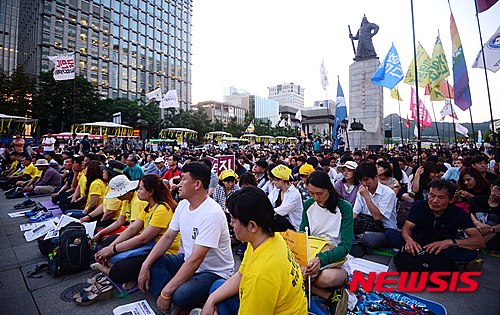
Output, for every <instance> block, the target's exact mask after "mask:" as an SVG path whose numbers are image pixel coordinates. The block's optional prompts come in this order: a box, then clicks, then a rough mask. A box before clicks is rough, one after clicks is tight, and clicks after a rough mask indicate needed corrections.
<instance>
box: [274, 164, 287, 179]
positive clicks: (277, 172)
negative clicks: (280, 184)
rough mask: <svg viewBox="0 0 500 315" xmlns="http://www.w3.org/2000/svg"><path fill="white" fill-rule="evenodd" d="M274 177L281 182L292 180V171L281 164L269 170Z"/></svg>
mask: <svg viewBox="0 0 500 315" xmlns="http://www.w3.org/2000/svg"><path fill="white" fill-rule="evenodd" d="M271 174H273V176H274V177H276V178H279V179H282V180H288V181H289V180H292V170H291V169H290V168H289V167H288V166H286V165H283V164H280V165H278V166H276V167H275V168H273V169H272V170H271Z"/></svg>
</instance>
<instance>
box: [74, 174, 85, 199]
mask: <svg viewBox="0 0 500 315" xmlns="http://www.w3.org/2000/svg"><path fill="white" fill-rule="evenodd" d="M76 179H77V180H78V186H80V196H84V195H85V189H86V188H87V176H85V173H84V171H81V172H80V173H78V176H77V177H76Z"/></svg>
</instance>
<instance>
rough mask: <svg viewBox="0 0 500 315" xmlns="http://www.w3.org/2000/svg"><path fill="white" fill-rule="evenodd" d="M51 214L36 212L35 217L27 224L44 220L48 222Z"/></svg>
mask: <svg viewBox="0 0 500 315" xmlns="http://www.w3.org/2000/svg"><path fill="white" fill-rule="evenodd" d="M52 217H53V215H52V212H50V211H40V212H38V213H37V214H36V215H35V216H32V217H30V218H29V219H28V222H30V223H35V222H42V221H45V220H48V219H50V218H52Z"/></svg>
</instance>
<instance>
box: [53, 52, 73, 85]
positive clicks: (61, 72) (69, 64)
mask: <svg viewBox="0 0 500 315" xmlns="http://www.w3.org/2000/svg"><path fill="white" fill-rule="evenodd" d="M49 60H50V61H52V62H53V63H54V65H55V67H54V80H56V81H62V80H73V79H74V78H75V53H67V54H63V55H58V56H49Z"/></svg>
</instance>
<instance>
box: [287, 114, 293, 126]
mask: <svg viewBox="0 0 500 315" xmlns="http://www.w3.org/2000/svg"><path fill="white" fill-rule="evenodd" d="M287 123H288V126H290V127H291V126H292V117H290V114H288V121H287Z"/></svg>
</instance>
